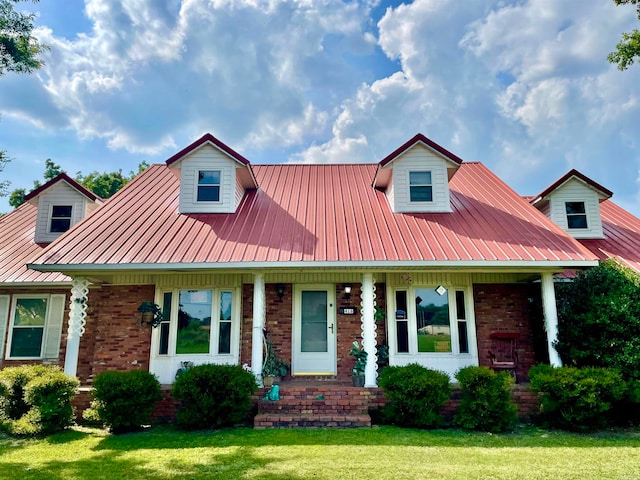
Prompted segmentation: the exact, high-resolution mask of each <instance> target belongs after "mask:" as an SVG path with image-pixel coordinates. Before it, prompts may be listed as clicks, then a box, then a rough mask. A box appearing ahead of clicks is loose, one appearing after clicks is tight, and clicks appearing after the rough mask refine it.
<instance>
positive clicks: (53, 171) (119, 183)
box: [9, 158, 149, 208]
mask: <svg viewBox="0 0 640 480" xmlns="http://www.w3.org/2000/svg"><path fill="white" fill-rule="evenodd" d="M148 166H149V164H148V163H147V162H144V161H143V162H140V163H139V164H138V170H137V171H136V172H133V171H131V172H129V175H123V173H122V170H118V171H117V172H103V173H100V172H98V171H95V172H91V173H89V174H88V175H86V176H85V175H83V174H82V172H78V173H76V178H75V180H76V181H77V182H78V183H79V184H80V185H82V186H83V187H85V188H86V189H87V190H90V191H92V192H93V193H95V194H96V195H97V196H99V197H100V198H109V197H111V196H112V195H113V194H115V193H116V192H117V191H118V190H120V189H121V188H122V187H124V186H125V185H126V184H127V183H129V182H130V181H131V180H133V179H134V178H135V177H136V175H138V174H140V173H142V172H143V171H145V169H146V168H147V167H148ZM61 173H66V172H65V171H64V170H63V169H62V167H61V166H60V165H58V164H56V163H55V162H54V161H53V160H51V159H50V158H47V159H46V160H45V162H44V175H43V177H44V180H45V182H48V181H49V180H53V179H54V178H56V177H57V176H58V175H60V174H61ZM41 185H42V183H41V182H40V181H39V180H34V181H33V189H34V190H35V189H36V188H38V187H40V186H41ZM25 195H27V191H26V190H25V189H24V188H17V189H15V190H14V191H12V192H11V196H10V197H9V205H11V206H12V207H14V208H18V207H19V206H20V205H22V204H23V203H24V197H25Z"/></svg>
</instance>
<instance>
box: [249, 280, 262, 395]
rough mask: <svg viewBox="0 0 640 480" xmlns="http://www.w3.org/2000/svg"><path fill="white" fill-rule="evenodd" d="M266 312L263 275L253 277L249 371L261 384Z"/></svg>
mask: <svg viewBox="0 0 640 480" xmlns="http://www.w3.org/2000/svg"><path fill="white" fill-rule="evenodd" d="M265 312H266V301H265V289H264V275H263V274H262V273H256V274H255V275H254V277H253V334H252V337H251V371H252V372H253V374H254V375H255V377H256V380H257V381H258V384H259V385H262V358H263V351H262V350H263V348H262V347H263V328H264V319H265Z"/></svg>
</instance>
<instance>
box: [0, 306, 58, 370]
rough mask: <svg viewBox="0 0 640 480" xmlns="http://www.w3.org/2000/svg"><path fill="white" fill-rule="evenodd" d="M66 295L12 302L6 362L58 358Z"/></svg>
mask: <svg viewBox="0 0 640 480" xmlns="http://www.w3.org/2000/svg"><path fill="white" fill-rule="evenodd" d="M64 303H65V295H19V296H15V297H14V298H13V303H12V309H11V317H10V323H9V328H10V331H9V338H8V341H7V358H10V359H28V358H57V357H58V354H59V348H60V333H61V331H62V321H63V316H64Z"/></svg>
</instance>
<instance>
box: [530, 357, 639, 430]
mask: <svg viewBox="0 0 640 480" xmlns="http://www.w3.org/2000/svg"><path fill="white" fill-rule="evenodd" d="M529 380H530V382H531V383H530V385H531V390H533V391H534V392H538V393H540V415H539V420H540V422H541V423H542V425H543V426H546V427H554V428H561V429H565V430H577V431H587V430H594V429H598V428H604V427H607V426H610V425H611V423H612V420H613V406H614V404H616V403H617V402H619V401H620V400H621V399H622V398H623V396H624V394H625V391H626V389H627V387H626V384H625V382H624V380H623V379H622V377H621V376H620V374H619V373H617V372H616V371H613V370H608V369H605V368H590V367H586V368H573V367H561V368H553V367H550V366H548V365H536V366H534V367H532V368H531V370H529Z"/></svg>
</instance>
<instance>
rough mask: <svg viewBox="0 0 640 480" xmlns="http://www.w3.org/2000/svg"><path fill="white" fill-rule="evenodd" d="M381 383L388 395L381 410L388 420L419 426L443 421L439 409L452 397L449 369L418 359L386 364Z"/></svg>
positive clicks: (403, 424) (435, 424) (434, 425)
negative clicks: (417, 361) (435, 367)
mask: <svg viewBox="0 0 640 480" xmlns="http://www.w3.org/2000/svg"><path fill="white" fill-rule="evenodd" d="M378 385H379V386H380V387H381V388H382V389H383V390H384V395H385V397H386V399H387V404H386V405H385V406H384V407H383V409H382V412H381V413H382V415H383V418H384V419H385V420H386V421H387V422H389V423H394V424H396V425H402V426H405V427H417V428H435V427H438V426H440V425H441V424H442V416H441V415H440V409H441V408H442V406H443V405H444V404H445V402H446V401H447V400H449V398H450V397H451V385H450V383H449V376H448V375H447V374H446V373H442V372H438V371H436V370H430V369H428V368H425V367H422V366H420V365H418V364H415V363H414V364H410V365H407V366H404V367H395V366H394V367H386V368H385V369H384V370H383V371H382V372H381V373H380V378H379V381H378Z"/></svg>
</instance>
